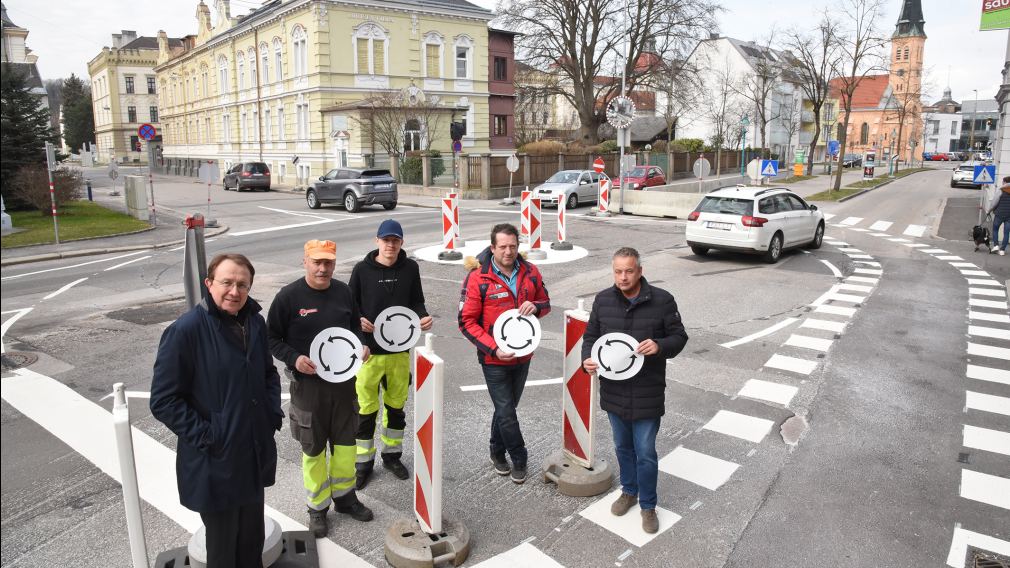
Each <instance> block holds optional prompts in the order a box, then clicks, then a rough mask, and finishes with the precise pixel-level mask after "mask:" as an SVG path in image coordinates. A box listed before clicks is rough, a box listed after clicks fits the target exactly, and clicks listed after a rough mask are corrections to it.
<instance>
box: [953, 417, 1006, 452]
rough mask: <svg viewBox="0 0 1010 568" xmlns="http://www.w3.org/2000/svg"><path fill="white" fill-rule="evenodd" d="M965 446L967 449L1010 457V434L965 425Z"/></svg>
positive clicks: (963, 437)
mask: <svg viewBox="0 0 1010 568" xmlns="http://www.w3.org/2000/svg"><path fill="white" fill-rule="evenodd" d="M962 439H963V440H964V442H963V445H964V447H966V448H974V449H976V450H985V451H987V452H993V453H997V454H1003V455H1004V456H1010V432H1001V431H999V430H990V429H989V428H979V427H978V426H969V425H968V424H965V425H964V434H963V436H962Z"/></svg>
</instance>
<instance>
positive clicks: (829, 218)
mask: <svg viewBox="0 0 1010 568" xmlns="http://www.w3.org/2000/svg"><path fill="white" fill-rule="evenodd" d="M834 216H835V214H834V213H825V214H824V220H825V221H830V220H831V218H832V217H834Z"/></svg>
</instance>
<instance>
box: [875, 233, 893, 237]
mask: <svg viewBox="0 0 1010 568" xmlns="http://www.w3.org/2000/svg"><path fill="white" fill-rule="evenodd" d="M870 235H871V236H874V237H890V236H891V235H889V234H887V233H870Z"/></svg>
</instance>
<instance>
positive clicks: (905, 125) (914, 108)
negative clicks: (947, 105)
mask: <svg viewBox="0 0 1010 568" xmlns="http://www.w3.org/2000/svg"><path fill="white" fill-rule="evenodd" d="M900 71H903V70H900ZM900 71H899V77H898V81H899V82H898V84H897V88H896V90H894V91H892V92H891V95H890V97H888V100H887V101H886V105H885V107H886V109H887V110H886V111H885V113H886V114H885V118H887V119H889V122H893V121H896V122H897V123H898V135H897V138H896V140H895V145H896V147H895V154H896V155H898V156H901V153H902V152H901V149H902V146H901V144H902V140H906V137H905V133H906V130H907V132H908V136H907V140H915V141H916V142H918V140H919V131H920V129H922V97H923V94H924V93H925V92H928V91H930V90H932V83H931V82H929V80H928V79H927V78H926V77H919V78H918V79H915V78H913V77H912V74H911V73H901V72H900ZM913 159H914V156H912V155H911V153H909V162H911V161H912V160H913ZM899 165H900V160H899V161H898V162H895V171H897V168H898V166H899Z"/></svg>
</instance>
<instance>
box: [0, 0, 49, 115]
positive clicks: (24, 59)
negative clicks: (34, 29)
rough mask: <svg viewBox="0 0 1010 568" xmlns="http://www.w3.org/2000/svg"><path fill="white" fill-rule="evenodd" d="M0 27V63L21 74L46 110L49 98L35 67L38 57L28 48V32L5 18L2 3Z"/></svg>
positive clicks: (5, 12)
mask: <svg viewBox="0 0 1010 568" xmlns="http://www.w3.org/2000/svg"><path fill="white" fill-rule="evenodd" d="M0 26H2V27H3V33H2V34H0V38H2V39H0V42H2V53H0V61H2V62H3V64H4V65H9V66H10V67H9V68H11V69H14V70H15V71H16V72H18V73H21V74H23V75H24V76H25V77H26V79H27V82H28V86H29V87H30V88H31V92H32V94H34V95H35V96H37V97H38V98H39V104H40V105H45V107H46V108H48V107H49V96H48V95H47V94H46V88H45V86H44V85H43V84H42V76H41V75H39V68H38V65H36V63H37V62H38V60H39V56H38V55H35V54H34V53H32V50H31V49H29V48H28V43H27V40H28V30H27V29H26V28H22V27H21V26H19V25H17V24H15V23H14V22H12V21H11V19H10V17H9V16H7V7H6V6H4V5H3V3H2V2H0Z"/></svg>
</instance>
